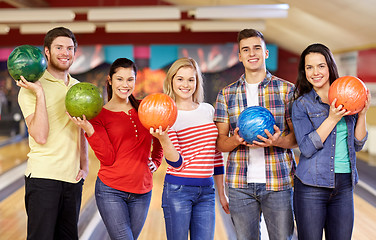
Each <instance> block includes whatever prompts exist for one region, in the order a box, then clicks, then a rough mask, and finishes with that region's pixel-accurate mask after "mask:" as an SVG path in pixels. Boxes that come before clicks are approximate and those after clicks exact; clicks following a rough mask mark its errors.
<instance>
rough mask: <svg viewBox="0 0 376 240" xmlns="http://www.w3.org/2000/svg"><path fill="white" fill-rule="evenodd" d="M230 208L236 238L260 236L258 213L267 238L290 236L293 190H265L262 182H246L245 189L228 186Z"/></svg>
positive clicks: (248, 238)
mask: <svg viewBox="0 0 376 240" xmlns="http://www.w3.org/2000/svg"><path fill="white" fill-rule="evenodd" d="M229 207H230V213H231V219H232V221H233V223H234V227H235V231H236V236H237V239H238V240H253V239H255V240H258V239H261V236H260V235H261V233H260V221H261V213H262V214H263V215H264V219H265V223H266V227H267V229H268V234H269V239H270V240H283V239H291V238H292V235H293V231H294V219H293V210H292V189H289V190H285V191H268V190H266V188H265V184H263V183H248V188H229Z"/></svg>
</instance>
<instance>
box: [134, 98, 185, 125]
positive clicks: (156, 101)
mask: <svg viewBox="0 0 376 240" xmlns="http://www.w3.org/2000/svg"><path fill="white" fill-rule="evenodd" d="M177 116H178V109H177V107H176V103H175V101H174V100H173V99H172V98H171V97H169V96H168V95H167V94H164V93H153V94H150V95H148V96H146V97H145V98H144V99H143V100H142V101H141V103H140V106H139V107H138V117H139V119H140V121H141V123H142V125H143V126H144V127H145V128H146V129H150V128H154V129H157V128H159V126H162V129H163V130H166V128H167V127H168V126H170V127H171V126H172V125H174V123H175V121H176V118H177Z"/></svg>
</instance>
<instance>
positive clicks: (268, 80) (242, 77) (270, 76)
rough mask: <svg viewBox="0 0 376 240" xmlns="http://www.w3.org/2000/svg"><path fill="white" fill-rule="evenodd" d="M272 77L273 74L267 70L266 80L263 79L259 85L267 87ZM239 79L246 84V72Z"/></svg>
mask: <svg viewBox="0 0 376 240" xmlns="http://www.w3.org/2000/svg"><path fill="white" fill-rule="evenodd" d="M272 77H273V75H272V74H271V73H270V72H269V71H268V70H266V76H265V78H264V80H262V81H261V82H260V83H259V85H260V86H261V87H266V86H267V85H268V84H269V83H270V81H271V80H272ZM239 81H240V82H241V84H242V85H245V74H243V75H242V76H241V77H240V79H239Z"/></svg>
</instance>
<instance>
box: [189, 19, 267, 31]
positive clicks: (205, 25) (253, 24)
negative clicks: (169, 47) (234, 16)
mask: <svg viewBox="0 0 376 240" xmlns="http://www.w3.org/2000/svg"><path fill="white" fill-rule="evenodd" d="M185 26H186V27H187V28H189V29H190V30H191V31H192V32H238V31H240V30H242V29H245V28H254V29H257V30H259V31H263V30H265V22H264V21H262V20H259V21H194V22H191V23H188V24H186V25H185Z"/></svg>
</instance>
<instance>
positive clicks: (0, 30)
mask: <svg viewBox="0 0 376 240" xmlns="http://www.w3.org/2000/svg"><path fill="white" fill-rule="evenodd" d="M9 30H10V28H9V26H8V25H5V24H0V34H8V32H9Z"/></svg>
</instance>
